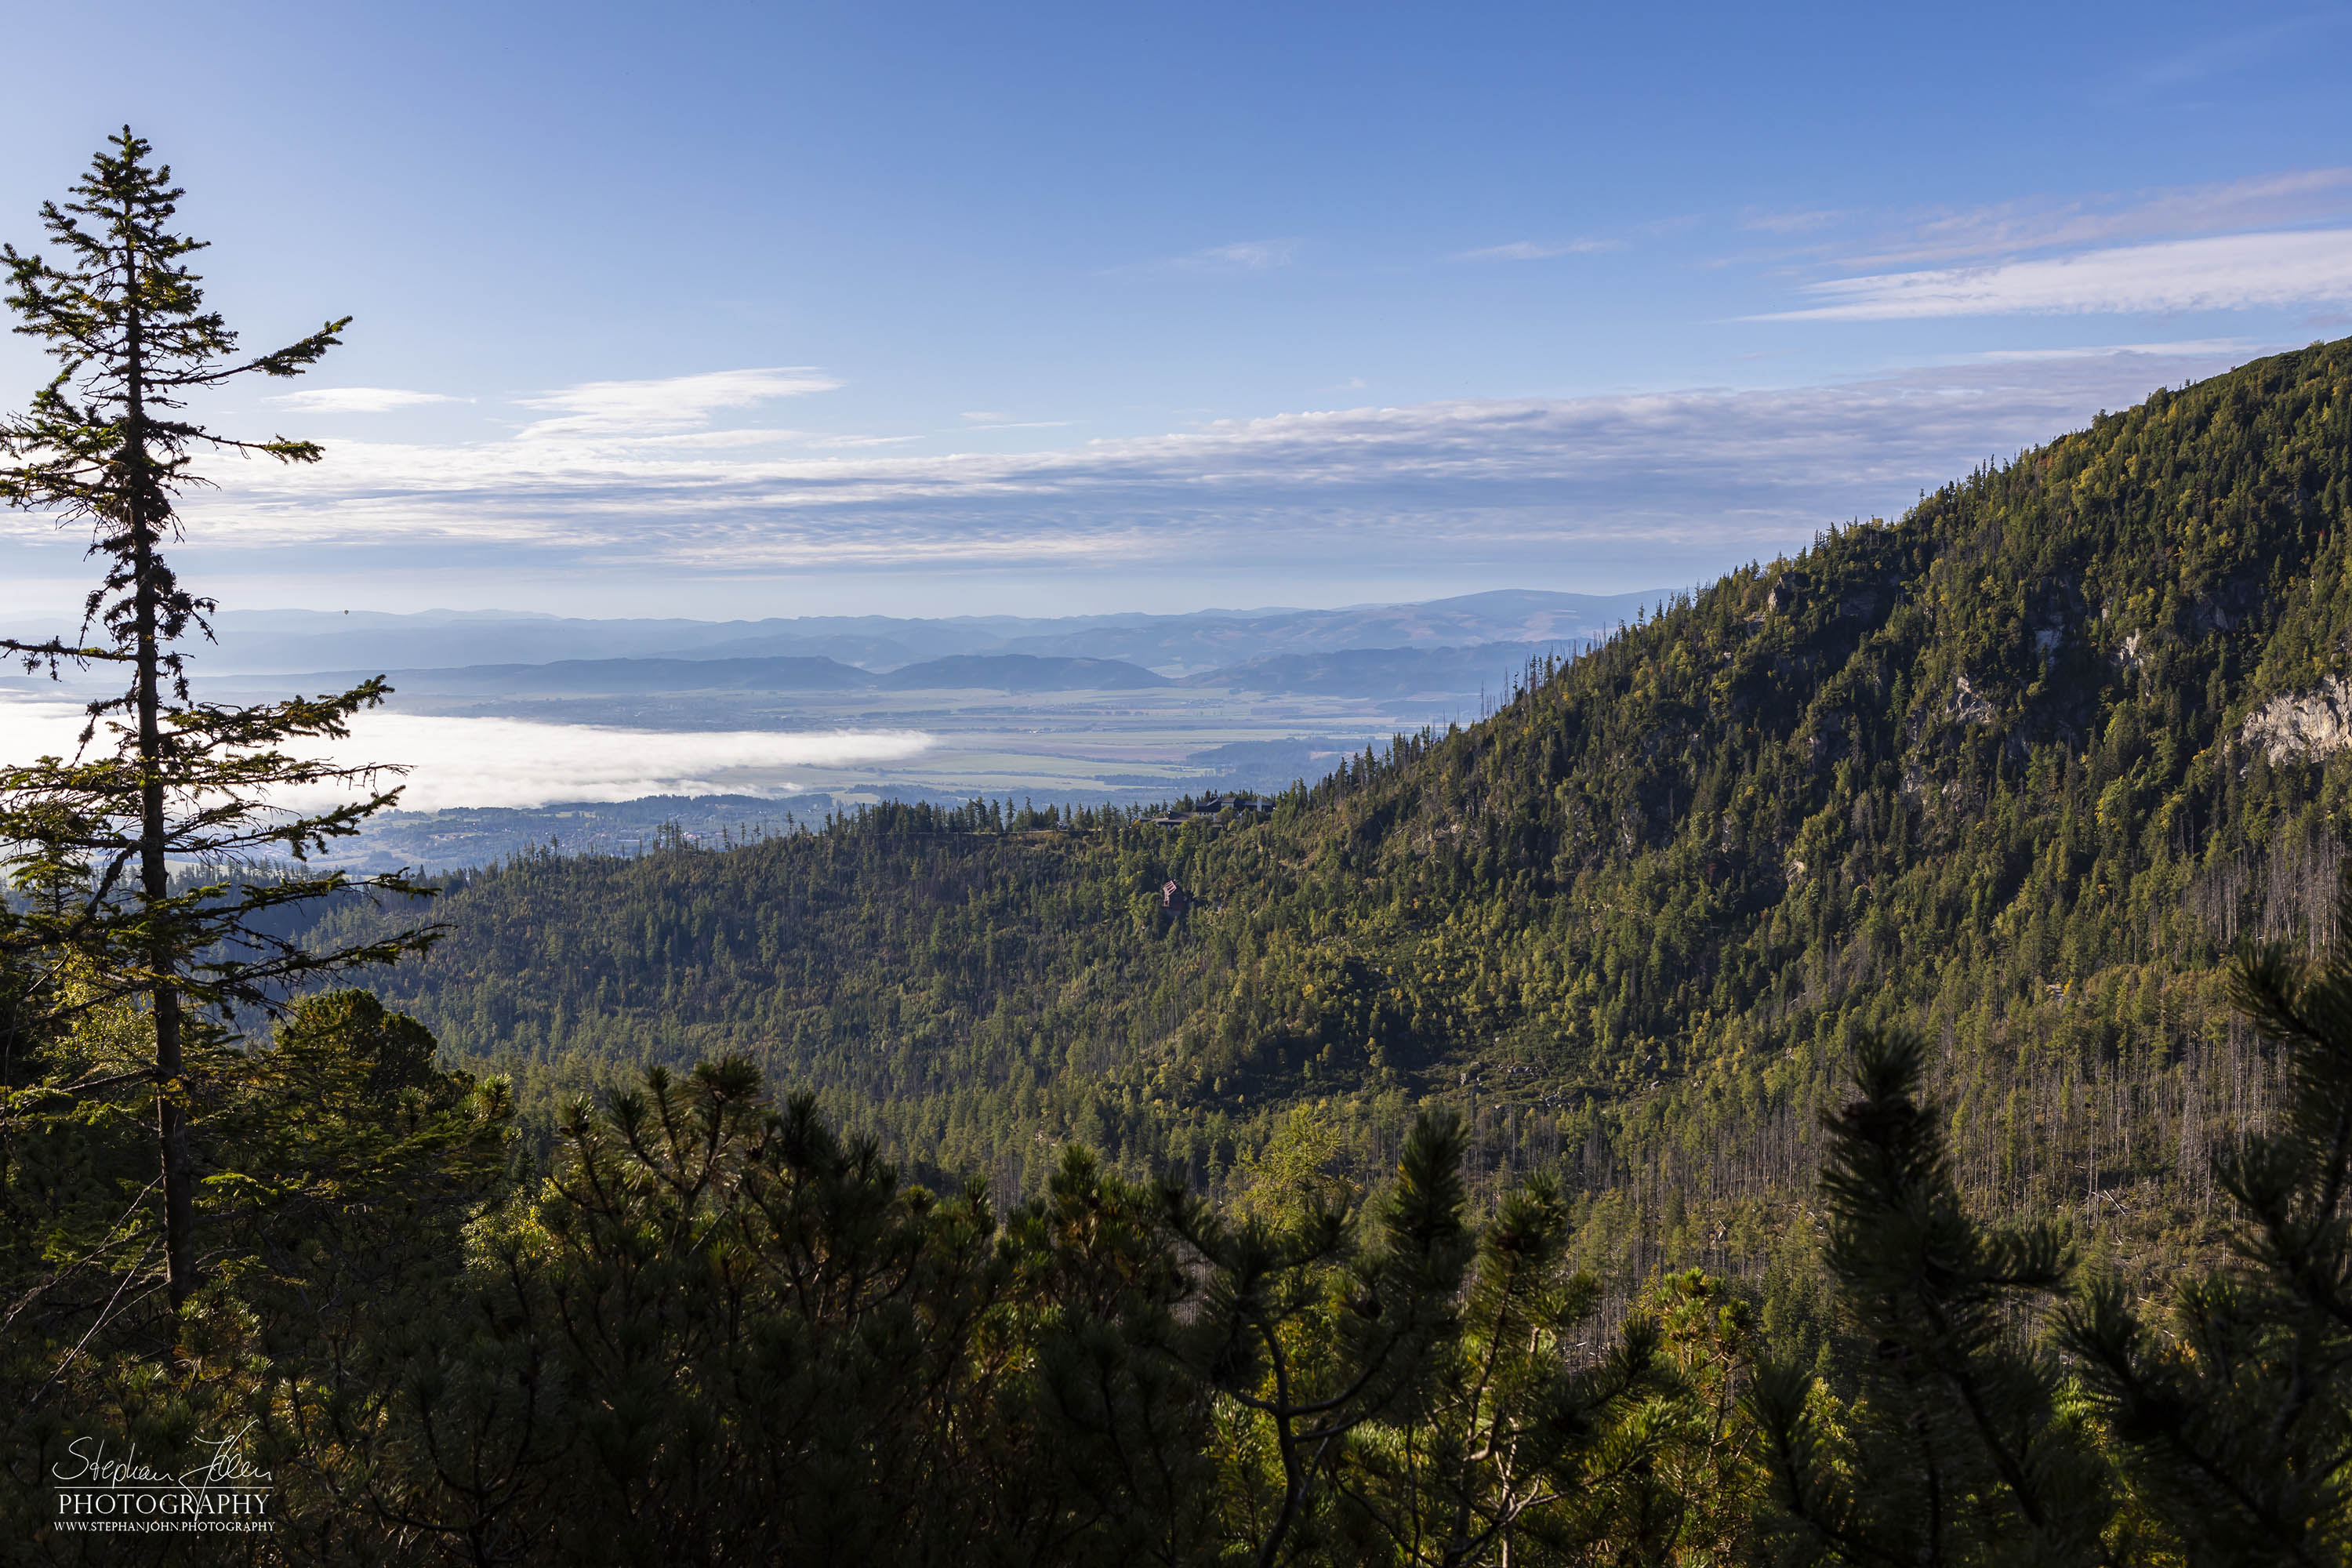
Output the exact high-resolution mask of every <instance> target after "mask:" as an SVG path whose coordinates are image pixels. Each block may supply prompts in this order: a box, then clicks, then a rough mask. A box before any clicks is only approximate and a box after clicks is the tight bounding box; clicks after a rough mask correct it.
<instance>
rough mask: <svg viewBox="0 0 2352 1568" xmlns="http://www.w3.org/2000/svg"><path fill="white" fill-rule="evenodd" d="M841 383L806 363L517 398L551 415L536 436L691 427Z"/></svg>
mask: <svg viewBox="0 0 2352 1568" xmlns="http://www.w3.org/2000/svg"><path fill="white" fill-rule="evenodd" d="M840 385H841V383H840V382H838V381H836V380H835V379H834V378H833V377H832V376H830V375H827V374H825V373H824V372H823V371H821V370H816V369H814V368H811V367H809V366H806V365H792V366H776V367H771V368H768V369H764V370H719V371H706V372H704V373H702V374H697V375H673V376H667V377H664V378H662V379H659V380H656V381H590V382H583V383H582V384H579V385H577V386H568V387H564V388H563V389H562V390H561V391H557V392H548V393H541V395H538V396H535V397H524V398H519V399H517V401H518V402H519V403H520V404H521V405H522V406H524V407H525V408H537V409H543V410H545V411H547V412H549V413H551V414H553V415H555V416H556V417H554V418H551V419H543V420H541V421H540V422H538V423H537V424H535V425H533V426H531V427H530V432H529V434H530V435H533V436H535V437H541V438H546V437H562V436H604V435H614V434H625V435H651V434H656V433H659V432H663V431H671V430H691V429H693V428H694V427H695V426H698V425H701V424H704V423H707V422H708V421H709V418H710V416H712V415H714V414H718V413H720V412H722V411H724V410H727V409H733V408H750V407H754V406H756V405H760V404H762V403H769V402H772V401H774V400H775V399H777V398H780V397H802V396H805V395H808V394H810V393H814V392H832V391H834V390H835V389H836V388H838V387H839V386H840Z"/></svg>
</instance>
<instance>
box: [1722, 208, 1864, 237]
mask: <svg viewBox="0 0 2352 1568" xmlns="http://www.w3.org/2000/svg"><path fill="white" fill-rule="evenodd" d="M1846 216H1847V215H1846V214H1844V213H1843V212H1838V211H1836V210H1834V209H1832V208H1827V207H1824V208H1819V209H1816V210H1814V211H1811V212H1780V213H1765V212H1751V213H1748V214H1747V215H1745V216H1742V217H1741V218H1740V220H1739V226H1740V227H1742V228H1746V229H1753V230H1755V231H1757V232H1758V233H1760V234H1811V233H1814V232H1815V231H1817V230H1820V229H1824V228H1829V227H1831V226H1834V225H1836V224H1839V223H1842V222H1843V221H1844V220H1845V218H1846Z"/></svg>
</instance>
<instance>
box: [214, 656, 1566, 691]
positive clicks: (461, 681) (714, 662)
mask: <svg viewBox="0 0 2352 1568" xmlns="http://www.w3.org/2000/svg"><path fill="white" fill-rule="evenodd" d="M1585 646H1587V645H1586V644H1584V643H1570V642H1549V643H1525V642H1511V643H1475V644H1472V645H1470V646H1468V647H1434V648H1427V647H1392V648H1343V649H1339V650H1337V651H1334V652H1328V653H1308V654H1265V655H1261V656H1259V657H1258V658H1254V659H1250V660H1246V661H1244V662H1243V663H1240V664H1235V665H1231V666H1227V667H1223V668H1216V669H1209V670H1203V671H1202V672H1200V673H1199V674H1196V675H1189V676H1184V677H1182V678H1181V679H1171V678H1170V677H1168V676H1165V675H1161V674H1160V673H1159V672H1158V671H1156V670H1152V669H1148V668H1144V667H1143V666H1141V665H1139V664H1130V663H1128V662H1126V661H1124V660H1120V659H1108V658H1069V657H1062V656H1054V655H1044V654H1027V653H998V654H957V655H951V656H950V657H948V658H935V659H926V660H924V661H922V662H921V663H919V664H909V665H904V666H901V667H899V668H896V669H890V670H885V671H882V672H879V673H877V672H875V671H871V670H866V669H860V668H857V667H856V666H855V665H849V664H844V663H842V662H840V661H839V660H837V659H831V658H594V659H557V660H554V661H552V662H551V663H547V664H477V665H459V666H457V667H455V668H424V669H395V670H392V671H390V672H389V676H390V679H391V681H392V686H393V689H394V692H395V693H396V694H399V695H404V696H407V697H410V698H433V697H576V696H590V695H596V696H617V695H646V694H655V693H663V692H717V691H743V692H771V693H796V692H805V693H830V692H857V691H872V692H905V691H972V690H993V691H1005V692H1017V693H1036V692H1052V691H1139V690H1147V689H1154V688H1165V687H1176V686H1181V687H1188V688H1193V689H1212V690H1213V689H1227V690H1244V691H1257V692H1298V693H1307V694H1315V695H1325V696H1350V697H1365V698H1376V699H1399V700H1402V699H1406V698H1412V697H1417V696H1427V695H1433V694H1453V695H1466V694H1467V693H1470V692H1473V691H1477V690H1481V689H1486V690H1491V691H1494V692H1496V694H1497V695H1499V694H1500V693H1501V692H1502V691H1503V690H1504V689H1505V688H1506V687H1507V685H1508V684H1510V683H1511V682H1512V680H1513V679H1514V678H1516V677H1518V676H1523V675H1524V674H1525V673H1526V672H1527V669H1528V667H1529V666H1530V665H1531V664H1532V663H1533V662H1534V661H1537V660H1539V659H1542V658H1547V657H1554V658H1558V657H1567V656H1569V655H1571V654H1573V653H1575V652H1578V651H1580V649H1581V648H1582V647H1585ZM373 673H378V672H375V671H362V670H356V669H341V670H315V671H310V672H307V673H305V674H302V675H297V676H294V677H292V678H291V679H294V680H295V681H296V682H297V683H299V684H303V685H307V686H317V687H321V688H324V687H329V686H335V685H339V684H349V683H351V682H352V681H356V680H361V679H366V677H367V676H368V675H369V674H373ZM231 679H232V680H233V679H235V678H231ZM272 679H273V680H274V679H280V678H275V677H273V678H272Z"/></svg>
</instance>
